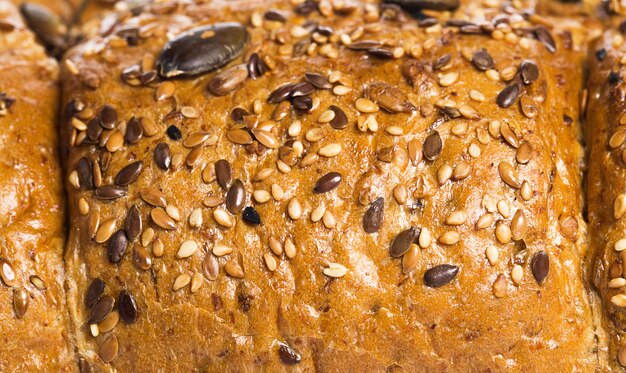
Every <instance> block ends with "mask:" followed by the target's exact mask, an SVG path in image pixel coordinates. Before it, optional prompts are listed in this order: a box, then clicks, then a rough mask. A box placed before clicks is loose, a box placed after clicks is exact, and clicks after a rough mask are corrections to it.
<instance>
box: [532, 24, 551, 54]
mask: <svg viewBox="0 0 626 373" xmlns="http://www.w3.org/2000/svg"><path fill="white" fill-rule="evenodd" d="M535 37H536V38H537V40H539V41H540V42H542V43H543V45H544V46H545V47H546V49H547V50H548V52H550V53H554V52H556V43H555V41H554V38H553V37H552V34H550V31H548V29H547V28H546V27H545V26H537V27H536V28H535Z"/></svg>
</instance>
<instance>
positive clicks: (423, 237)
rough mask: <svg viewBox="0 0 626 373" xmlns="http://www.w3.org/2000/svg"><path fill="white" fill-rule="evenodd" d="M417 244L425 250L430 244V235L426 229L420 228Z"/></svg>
mask: <svg viewBox="0 0 626 373" xmlns="http://www.w3.org/2000/svg"><path fill="white" fill-rule="evenodd" d="M418 243H419V245H420V247H421V248H422V249H427V248H428V247H429V246H430V244H431V243H432V235H431V233H430V230H429V229H428V228H422V231H421V232H420V235H419V238H418Z"/></svg>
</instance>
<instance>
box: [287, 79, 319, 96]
mask: <svg viewBox="0 0 626 373" xmlns="http://www.w3.org/2000/svg"><path fill="white" fill-rule="evenodd" d="M314 91H315V86H314V85H313V84H311V83H309V82H302V83H297V84H295V85H294V86H293V88H292V89H291V94H290V95H289V97H298V96H308V95H310V94H311V93H313V92H314Z"/></svg>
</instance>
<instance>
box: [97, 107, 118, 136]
mask: <svg viewBox="0 0 626 373" xmlns="http://www.w3.org/2000/svg"><path fill="white" fill-rule="evenodd" d="M116 123H117V111H116V110H115V109H113V107H112V106H111V105H104V106H103V107H102V109H101V110H100V125H101V126H102V127H103V128H106V129H108V130H112V129H113V128H115V124H116Z"/></svg>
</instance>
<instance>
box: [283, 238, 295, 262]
mask: <svg viewBox="0 0 626 373" xmlns="http://www.w3.org/2000/svg"><path fill="white" fill-rule="evenodd" d="M285 255H287V258H290V259H292V258H294V257H295V256H296V244H295V243H294V242H293V240H292V239H291V237H287V239H286V240H285Z"/></svg>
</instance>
